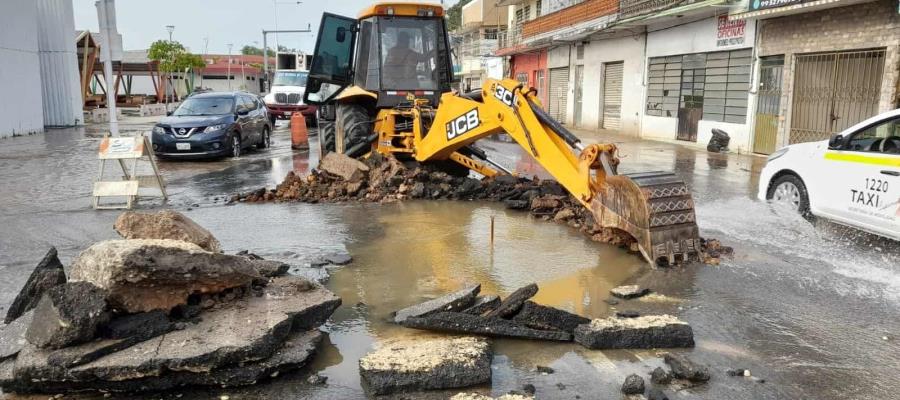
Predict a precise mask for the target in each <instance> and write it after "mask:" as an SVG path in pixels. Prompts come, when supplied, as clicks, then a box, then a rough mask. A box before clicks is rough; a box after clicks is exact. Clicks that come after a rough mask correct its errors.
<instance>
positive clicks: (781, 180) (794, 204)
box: [766, 174, 809, 217]
mask: <svg viewBox="0 0 900 400" xmlns="http://www.w3.org/2000/svg"><path fill="white" fill-rule="evenodd" d="M766 198H767V199H768V200H769V201H770V202H772V203H776V204H782V205H785V206H788V207H790V208H791V209H793V210H795V211H797V212H798V213H800V215H803V216H804V217H808V216H809V194H808V193H807V191H806V185H804V184H803V181H802V180H801V179H800V177H798V176H797V175H793V174H787V175H782V176H780V177H778V179H775V181H774V182H773V183H772V184H771V185H770V186H769V193H767V195H766Z"/></svg>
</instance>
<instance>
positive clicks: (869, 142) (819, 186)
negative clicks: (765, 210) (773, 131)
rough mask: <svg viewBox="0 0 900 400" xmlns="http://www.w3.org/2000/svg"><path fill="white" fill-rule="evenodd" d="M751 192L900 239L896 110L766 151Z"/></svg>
mask: <svg viewBox="0 0 900 400" xmlns="http://www.w3.org/2000/svg"><path fill="white" fill-rule="evenodd" d="M757 196H758V197H759V198H760V199H763V200H767V201H771V202H775V203H781V204H784V205H786V206H788V207H790V208H792V209H794V210H797V211H798V212H800V213H802V214H804V215H812V216H816V217H822V218H825V219H828V220H832V221H835V222H837V223H840V224H843V225H849V226H852V227H855V228H858V229H861V230H864V231H867V232H870V233H874V234H877V235H881V236H886V237H889V238H892V239H894V240H900V109H898V110H893V111H889V112H886V113H883V114H881V115H878V116H875V117H872V118H869V119H867V120H865V121H863V122H860V123H858V124H856V125H854V126H852V127H850V128H848V129H846V130H844V131H843V132H841V133H839V134H837V135H835V136H834V137H832V138H831V140H828V141H821V142H812V143H799V144H794V145H790V146H787V147H784V148H781V149H779V150H778V151H776V152H774V153H772V155H770V156H769V159H768V162H767V163H766V166H765V168H763V171H762V175H761V176H760V180H759V192H758V194H757Z"/></svg>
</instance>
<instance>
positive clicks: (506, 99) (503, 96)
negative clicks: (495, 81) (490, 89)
mask: <svg viewBox="0 0 900 400" xmlns="http://www.w3.org/2000/svg"><path fill="white" fill-rule="evenodd" d="M494 97H496V98H497V100H500V101H502V102H503V104H506V105H508V106H510V107H512V106H513V104H516V96H515V95H514V94H513V92H512V91H511V90H509V89H507V88H505V87H503V86H500V85H497V87H496V88H495V89H494Z"/></svg>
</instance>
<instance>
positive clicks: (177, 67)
mask: <svg viewBox="0 0 900 400" xmlns="http://www.w3.org/2000/svg"><path fill="white" fill-rule="evenodd" d="M147 58H149V59H151V60H153V61H157V62H159V71H160V72H165V73H167V74H169V75H170V76H171V74H172V73H173V72H183V73H185V74H187V73H188V72H191V71H193V70H195V69H201V68H203V67H205V66H206V61H204V60H203V58H202V57H200V56H198V55H196V54H191V53H189V52H188V51H187V49H185V48H184V45H182V44H181V43H178V42H176V41H174V40H173V41H169V40H157V41H155V42H153V44H151V45H150V50H149V51H148V52H147ZM184 84H185V85H186V86H187V90H188V93H190V91H191V86H190V84H189V82H188V81H187V80H185V81H184Z"/></svg>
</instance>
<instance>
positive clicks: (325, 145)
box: [318, 118, 334, 157]
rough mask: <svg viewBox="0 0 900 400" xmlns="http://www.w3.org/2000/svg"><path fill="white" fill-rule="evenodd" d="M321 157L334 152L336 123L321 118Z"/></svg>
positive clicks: (319, 122)
mask: <svg viewBox="0 0 900 400" xmlns="http://www.w3.org/2000/svg"><path fill="white" fill-rule="evenodd" d="M318 124H319V132H318V135H319V157H324V156H325V154H326V153H329V152H332V151H334V121H329V120H327V119H323V118H319V120H318Z"/></svg>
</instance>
